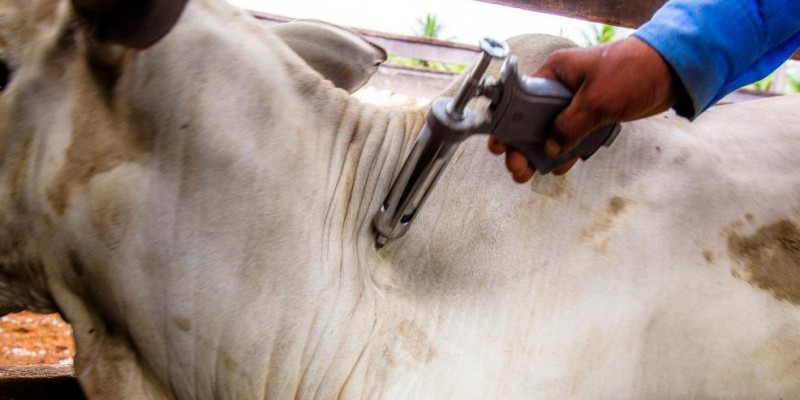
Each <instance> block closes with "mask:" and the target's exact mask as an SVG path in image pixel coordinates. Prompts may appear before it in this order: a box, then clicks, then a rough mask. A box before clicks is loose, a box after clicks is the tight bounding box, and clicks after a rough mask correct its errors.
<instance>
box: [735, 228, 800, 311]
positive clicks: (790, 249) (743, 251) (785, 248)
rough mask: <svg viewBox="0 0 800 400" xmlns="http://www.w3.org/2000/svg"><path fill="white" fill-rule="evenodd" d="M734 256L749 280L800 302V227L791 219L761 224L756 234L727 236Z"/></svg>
mask: <svg viewBox="0 0 800 400" xmlns="http://www.w3.org/2000/svg"><path fill="white" fill-rule="evenodd" d="M728 251H729V253H730V255H731V258H732V259H733V260H735V261H737V262H739V263H740V264H741V265H742V266H743V267H744V268H745V269H746V271H747V280H748V281H749V282H750V283H752V284H754V285H755V286H757V287H758V288H760V289H763V290H766V291H769V292H770V293H771V294H772V295H773V296H775V297H776V298H777V299H780V300H786V301H788V302H791V303H793V304H796V305H800V229H798V227H797V224H795V223H794V222H792V221H789V220H781V221H778V222H776V223H774V224H772V225H768V226H763V227H761V228H759V229H758V230H757V231H756V232H755V233H754V234H753V235H750V236H746V237H742V236H740V235H738V234H736V233H731V234H730V235H729V236H728Z"/></svg>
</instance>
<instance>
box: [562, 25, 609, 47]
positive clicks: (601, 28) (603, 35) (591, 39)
mask: <svg viewBox="0 0 800 400" xmlns="http://www.w3.org/2000/svg"><path fill="white" fill-rule="evenodd" d="M580 34H581V36H583V39H584V40H585V43H586V46H587V47H591V46H596V45H598V44H603V43H609V42H612V41H614V40H615V39H617V36H619V34H620V30H619V28H617V27H615V26H611V25H605V24H592V25H591V29H589V30H588V32H587V30H581V31H580ZM562 36H563V34H562Z"/></svg>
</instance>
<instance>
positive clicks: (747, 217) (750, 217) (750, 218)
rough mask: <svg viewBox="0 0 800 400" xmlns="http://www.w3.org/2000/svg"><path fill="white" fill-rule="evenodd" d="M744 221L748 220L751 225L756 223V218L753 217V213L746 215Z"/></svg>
mask: <svg viewBox="0 0 800 400" xmlns="http://www.w3.org/2000/svg"><path fill="white" fill-rule="evenodd" d="M744 219H746V220H747V222H749V223H751V224H752V223H754V222H756V217H754V216H753V214H751V213H747V214H745V215H744Z"/></svg>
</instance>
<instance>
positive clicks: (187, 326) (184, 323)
mask: <svg viewBox="0 0 800 400" xmlns="http://www.w3.org/2000/svg"><path fill="white" fill-rule="evenodd" d="M172 322H173V323H174V324H175V326H177V327H178V329H180V330H181V331H183V332H189V331H190V330H192V321H190V320H189V318H186V317H176V318H173V319H172Z"/></svg>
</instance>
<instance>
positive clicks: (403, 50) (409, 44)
mask: <svg viewBox="0 0 800 400" xmlns="http://www.w3.org/2000/svg"><path fill="white" fill-rule="evenodd" d="M250 12H251V13H252V14H253V15H254V16H255V17H256V19H258V20H259V21H260V22H261V23H262V24H264V25H268V26H269V25H277V24H281V23H285V22H289V21H291V20H292V18H289V17H284V16H281V15H274V14H268V13H263V12H257V11H250ZM343 28H345V29H348V30H350V31H353V32H356V33H358V34H359V35H361V36H363V37H364V38H366V39H367V40H369V41H370V42H372V43H375V44H377V45H378V46H381V47H383V48H384V49H385V50H386V52H387V53H389V54H391V55H395V56H401V57H411V58H419V59H422V60H428V61H439V62H445V63H452V64H461V65H471V64H472V63H473V62H475V59H476V58H477V57H478V56H479V55H480V54H481V50H480V48H478V46H472V45H467V44H462V43H454V42H449V41H446V40H440V39H433V38H425V37H419V36H405V35H396V34H392V33H385V32H376V31H371V30H367V29H358V28H350V27H343Z"/></svg>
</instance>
